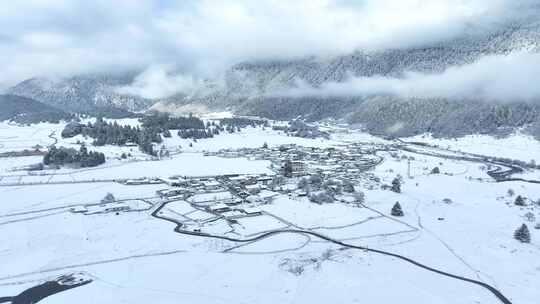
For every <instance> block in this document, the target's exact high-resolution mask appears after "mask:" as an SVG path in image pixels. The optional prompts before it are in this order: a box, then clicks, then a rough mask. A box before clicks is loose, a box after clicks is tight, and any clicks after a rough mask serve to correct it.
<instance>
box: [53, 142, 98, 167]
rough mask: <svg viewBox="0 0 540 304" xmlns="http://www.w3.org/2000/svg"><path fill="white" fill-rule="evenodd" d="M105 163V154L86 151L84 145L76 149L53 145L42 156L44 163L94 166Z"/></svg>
mask: <svg viewBox="0 0 540 304" xmlns="http://www.w3.org/2000/svg"><path fill="white" fill-rule="evenodd" d="M103 163H105V154H103V153H101V152H95V151H88V149H87V148H86V146H84V145H83V146H81V148H80V149H79V150H78V151H77V150H75V149H73V148H64V147H59V148H57V147H55V146H52V147H50V148H49V151H48V152H47V153H46V154H45V155H44V156H43V164H45V165H59V166H62V165H67V164H73V165H79V166H81V167H95V166H99V165H101V164H103Z"/></svg>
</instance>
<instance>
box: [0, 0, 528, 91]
mask: <svg viewBox="0 0 540 304" xmlns="http://www.w3.org/2000/svg"><path fill="white" fill-rule="evenodd" d="M536 3H537V1H531V0H519V1H510V0H489V1H488V0H474V1H473V0H460V1H449V0H430V1H425V0H424V1H419V0H404V1H392V0H367V1H348V0H337V1H330V0H300V1H274V0H263V1H252V0H244V1H233V0H224V1H214V0H202V1H193V0H188V1H167V0H160V1H154V0H141V1H128V0H118V1H105V0H97V1H91V2H88V1H71V0H60V1H57V0H55V1H51V0H40V1H15V2H13V3H10V5H6V6H3V7H2V8H0V52H2V54H3V56H2V58H1V59H0V64H1V65H2V67H3V73H2V75H1V76H0V84H2V85H3V86H4V87H7V86H11V85H14V84H16V83H18V82H20V81H23V80H25V79H27V78H32V77H36V76H41V77H50V76H63V77H66V76H67V77H69V76H75V75H78V74H88V73H96V72H110V71H115V72H117V71H118V70H130V71H131V70H133V69H140V70H145V69H150V70H155V69H156V67H164V66H169V67H170V66H173V67H174V68H175V69H174V70H175V72H171V71H170V70H169V72H171V73H170V76H171V77H173V78H174V77H178V76H177V75H176V74H187V76H183V77H188V78H189V77H194V78H214V77H215V76H216V75H217V74H219V73H223V72H224V71H225V70H226V69H227V68H228V67H230V66H231V65H233V64H236V63H239V62H246V61H258V60H269V59H282V60H283V59H284V60H289V59H295V58H296V59H299V58H306V57H309V56H317V57H323V58H328V57H332V56H338V55H345V54H350V53H352V52H354V51H356V50H382V49H388V48H409V47H422V46H425V45H432V44H433V43H437V42H441V41H446V40H448V39H452V38H455V37H458V36H460V35H462V34H463V33H468V34H470V35H475V34H477V33H483V32H485V31H486V30H489V29H492V28H496V27H499V26H501V24H505V23H507V22H511V21H515V20H522V19H524V18H531V15H532V16H533V17H534V15H535V13H536V8H535V7H534V6H535V5H536ZM533 19H534V18H533ZM96 21H99V22H96ZM148 85H149V86H153V85H154V84H148ZM182 89H183V85H182V84H180V85H179V86H178V91H180V90H182Z"/></svg>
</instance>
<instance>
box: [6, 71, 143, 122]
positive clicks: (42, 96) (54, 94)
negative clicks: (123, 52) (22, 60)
mask: <svg viewBox="0 0 540 304" xmlns="http://www.w3.org/2000/svg"><path fill="white" fill-rule="evenodd" d="M131 80H132V77H129V75H128V76H126V75H121V76H116V75H79V76H74V77H71V78H66V79H54V80H53V79H47V78H32V79H28V80H25V81H23V82H21V83H19V84H18V85H16V86H14V87H12V88H10V89H9V90H8V92H9V93H10V94H14V95H19V96H24V97H28V98H32V99H35V100H37V101H40V102H42V103H45V104H48V105H50V106H54V107H57V108H62V109H65V110H66V111H70V112H79V113H81V112H82V113H89V114H93V115H101V114H109V116H111V115H112V116H116V117H119V116H129V115H128V114H129V113H127V111H132V112H133V111H141V110H145V109H147V108H148V107H149V106H150V105H151V104H152V102H151V101H150V100H147V99H144V98H140V97H137V96H130V95H122V94H119V93H117V92H115V90H114V88H115V87H117V86H120V85H124V84H128V83H130V81H131Z"/></svg>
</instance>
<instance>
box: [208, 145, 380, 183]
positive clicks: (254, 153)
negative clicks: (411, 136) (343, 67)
mask: <svg viewBox="0 0 540 304" xmlns="http://www.w3.org/2000/svg"><path fill="white" fill-rule="evenodd" d="M386 149H387V148H386V147H385V146H373V145H369V146H368V145H363V144H360V143H350V144H347V145H342V146H337V147H304V146H299V145H295V144H288V145H281V146H278V147H272V148H268V147H260V148H242V149H237V150H232V149H224V150H220V151H218V152H213V153H212V152H208V153H206V155H213V156H219V157H226V158H231V157H235V158H236V157H246V158H248V159H251V160H268V161H270V162H271V163H272V168H273V169H274V171H275V172H276V174H282V173H283V169H284V168H283V166H284V164H285V163H286V162H287V163H288V166H290V167H291V168H290V171H291V172H290V176H291V177H301V176H306V175H314V174H317V175H320V176H322V177H325V178H340V179H349V180H356V179H358V178H360V177H361V175H363V174H364V172H365V171H367V170H369V169H371V168H373V167H375V166H377V165H378V164H379V163H380V162H382V160H383V158H382V157H379V156H377V155H376V151H380V150H386Z"/></svg>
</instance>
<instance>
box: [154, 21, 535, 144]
mask: <svg viewBox="0 0 540 304" xmlns="http://www.w3.org/2000/svg"><path fill="white" fill-rule="evenodd" d="M514 52H530V53H538V52H540V22H539V21H538V19H537V18H531V19H523V20H520V21H513V22H508V23H505V24H502V25H499V26H497V27H490V28H489V29H483V28H471V30H470V31H469V32H468V33H466V34H464V35H462V36H460V37H457V38H454V39H452V40H449V41H442V42H438V43H434V44H430V45H424V46H421V47H411V48H403V49H387V50H378V51H366V50H364V51H363V50H359V51H357V52H354V53H352V54H347V55H343V56H336V57H328V58H318V57H309V58H303V59H297V60H266V61H257V62H244V63H239V64H236V65H234V66H233V67H231V68H230V69H229V70H228V71H227V72H226V74H225V78H224V85H223V87H222V88H221V89H220V90H216V89H215V88H212V89H210V90H208V91H207V92H209V93H206V94H204V93H200V94H195V95H192V96H183V95H178V96H172V97H170V98H167V99H163V100H160V101H159V102H158V103H157V104H156V105H155V106H154V108H155V109H158V110H165V111H177V110H180V111H182V110H186V109H188V110H193V109H195V110H197V109H202V110H205V109H211V110H230V111H233V112H236V113H239V114H245V115H259V116H265V117H269V118H274V119H291V118H296V117H303V118H305V119H307V120H322V119H341V120H345V121H347V122H349V123H352V124H359V125H361V126H362V127H363V128H365V129H366V130H367V131H370V132H373V133H378V134H384V135H392V136H409V135H415V134H419V133H424V132H432V133H434V135H436V136H446V137H454V136H462V135H466V134H470V133H489V134H494V133H507V132H508V131H509V130H512V129H515V128H516V127H525V126H528V125H531V124H536V123H537V122H538V121H540V115H539V114H538V113H540V111H539V109H538V106H537V105H534V104H525V103H522V102H507V103H504V104H496V103H493V102H488V101H486V100H481V99H474V98H459V99H457V98H453V99H444V98H400V97H396V96H388V95H381V94H378V95H377V94H374V95H372V96H354V95H351V96H340V97H324V96H315V97H313V96H311V97H308V96H304V97H303V96H296V97H294V96H286V95H285V96H283V95H282V96H280V95H279V94H274V93H275V92H280V91H286V90H287V89H291V88H295V87H298V84H299V83H302V84H304V85H307V86H309V87H313V88H318V87H320V86H321V85H323V84H325V83H329V82H331V83H340V82H344V81H346V80H347V79H349V78H350V77H376V76H381V77H392V78H402V77H404V75H405V74H406V73H408V72H420V73H423V74H437V73H441V72H443V71H445V70H447V69H448V68H451V67H459V66H464V65H468V64H472V63H475V62H477V61H478V60H479V59H481V58H483V57H485V56H488V55H508V54H510V53H514ZM537 124H538V125H539V126H540V122H539V123H537ZM538 129H539V130H540V128H538ZM538 136H540V133H538Z"/></svg>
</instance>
